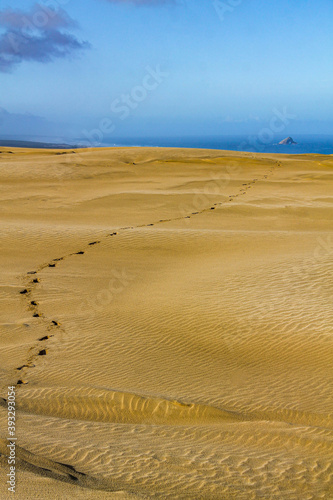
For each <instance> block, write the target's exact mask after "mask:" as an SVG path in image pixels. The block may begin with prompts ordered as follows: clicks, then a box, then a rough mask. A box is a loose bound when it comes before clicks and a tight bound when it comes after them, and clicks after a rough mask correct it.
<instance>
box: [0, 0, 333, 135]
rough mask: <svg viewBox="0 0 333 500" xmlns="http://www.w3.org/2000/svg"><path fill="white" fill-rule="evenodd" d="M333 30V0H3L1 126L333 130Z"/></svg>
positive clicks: (25, 129)
mask: <svg viewBox="0 0 333 500" xmlns="http://www.w3.org/2000/svg"><path fill="white" fill-rule="evenodd" d="M48 9H51V10H48ZM332 33H333V3H332V1H331V0H316V1H315V0H280V1H279V2H267V1H264V0H243V1H242V0H221V1H218V0H216V1H214V0H205V1H204V0H179V1H177V0H174V1H171V0H170V1H167V0H165V1H161V0H160V1H159V0H155V1H152V0H146V1H142V0H141V1H140V0H137V1H135V0H132V1H127V0H118V1H116V0H44V1H40V2H39V4H38V3H36V2H34V1H31V2H30V0H26V1H25V2H22V1H21V0H20V1H19V0H10V1H9V0H0V88H1V94H0V108H1V109H2V111H1V112H0V134H1V135H5V134H6V133H7V134H9V135H13V134H15V133H16V134H17V135H18V136H26V135H33V136H50V137H55V136H61V137H64V138H66V137H68V138H70V137H82V136H84V135H86V136H87V135H89V134H91V133H92V135H94V133H95V135H96V137H97V136H98V135H99V133H98V132H96V130H97V131H98V130H99V131H100V133H101V135H102V136H103V138H104V137H105V136H108V137H109V136H110V137H113V136H114V137H126V136H127V135H128V136H145V135H147V136H155V135H161V136H163V135H169V136H172V135H174V134H177V135H196V134H198V135H202V134H215V135H219V134H228V133H230V134H235V133H240V134H243V133H255V132H256V131H257V129H258V128H260V127H263V126H265V123H266V124H267V123H269V121H270V120H271V118H272V116H274V110H276V109H277V110H280V111H282V110H283V109H284V110H287V112H288V113H289V115H292V116H293V118H292V120H291V124H290V132H295V133H302V132H304V133H333V118H332V117H333V99H332V91H333V66H332V54H333V37H332ZM10 37H11V38H10ZM13 37H14V38H13ZM13 39H14V48H13V43H9V42H10V40H13ZM8 40H9V42H8ZM15 44H16V45H15ZM94 131H95V132H94Z"/></svg>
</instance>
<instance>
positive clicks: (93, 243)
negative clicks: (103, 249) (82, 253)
mask: <svg viewBox="0 0 333 500" xmlns="http://www.w3.org/2000/svg"><path fill="white" fill-rule="evenodd" d="M97 243H100V241H92V242H91V243H89V245H90V246H91V245H97Z"/></svg>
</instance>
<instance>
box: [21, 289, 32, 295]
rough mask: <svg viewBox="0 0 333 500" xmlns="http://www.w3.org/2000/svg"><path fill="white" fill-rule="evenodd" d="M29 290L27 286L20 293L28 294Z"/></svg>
mask: <svg viewBox="0 0 333 500" xmlns="http://www.w3.org/2000/svg"><path fill="white" fill-rule="evenodd" d="M29 292H30V290H27V289H26V288H25V289H24V290H22V291H21V292H20V294H21V295H26V294H27V293H29Z"/></svg>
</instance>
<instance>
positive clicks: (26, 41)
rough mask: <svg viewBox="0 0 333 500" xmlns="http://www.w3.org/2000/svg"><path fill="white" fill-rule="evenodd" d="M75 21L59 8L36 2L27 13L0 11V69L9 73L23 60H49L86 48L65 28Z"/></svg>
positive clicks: (71, 25) (87, 44) (85, 44)
mask: <svg viewBox="0 0 333 500" xmlns="http://www.w3.org/2000/svg"><path fill="white" fill-rule="evenodd" d="M76 27H77V24H76V22H75V21H74V20H73V19H71V17H70V16H69V15H68V14H67V13H66V11H64V10H63V9H60V8H59V9H57V10H54V9H51V8H49V7H47V6H46V5H42V4H38V3H36V4H35V5H34V6H33V7H32V9H31V10H30V11H28V12H26V11H23V10H13V9H3V10H0V29H1V28H2V29H3V30H4V32H3V33H2V34H0V71H1V72H9V71H11V70H12V69H13V68H15V67H16V66H17V65H19V64H20V63H22V62H24V61H37V62H50V61H53V60H54V59H56V58H64V57H68V56H70V55H71V54H73V53H74V52H77V51H79V50H83V49H86V48H89V47H90V45H89V43H87V42H81V41H80V40H78V39H77V38H76V36H75V35H73V34H72V33H70V32H69V30H71V29H74V28H76Z"/></svg>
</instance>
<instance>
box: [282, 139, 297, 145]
mask: <svg viewBox="0 0 333 500" xmlns="http://www.w3.org/2000/svg"><path fill="white" fill-rule="evenodd" d="M279 144H282V145H284V146H286V145H287V146H289V145H290V144H297V142H295V141H294V139H293V138H292V137H287V138H286V139H283V141H281V142H279Z"/></svg>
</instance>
